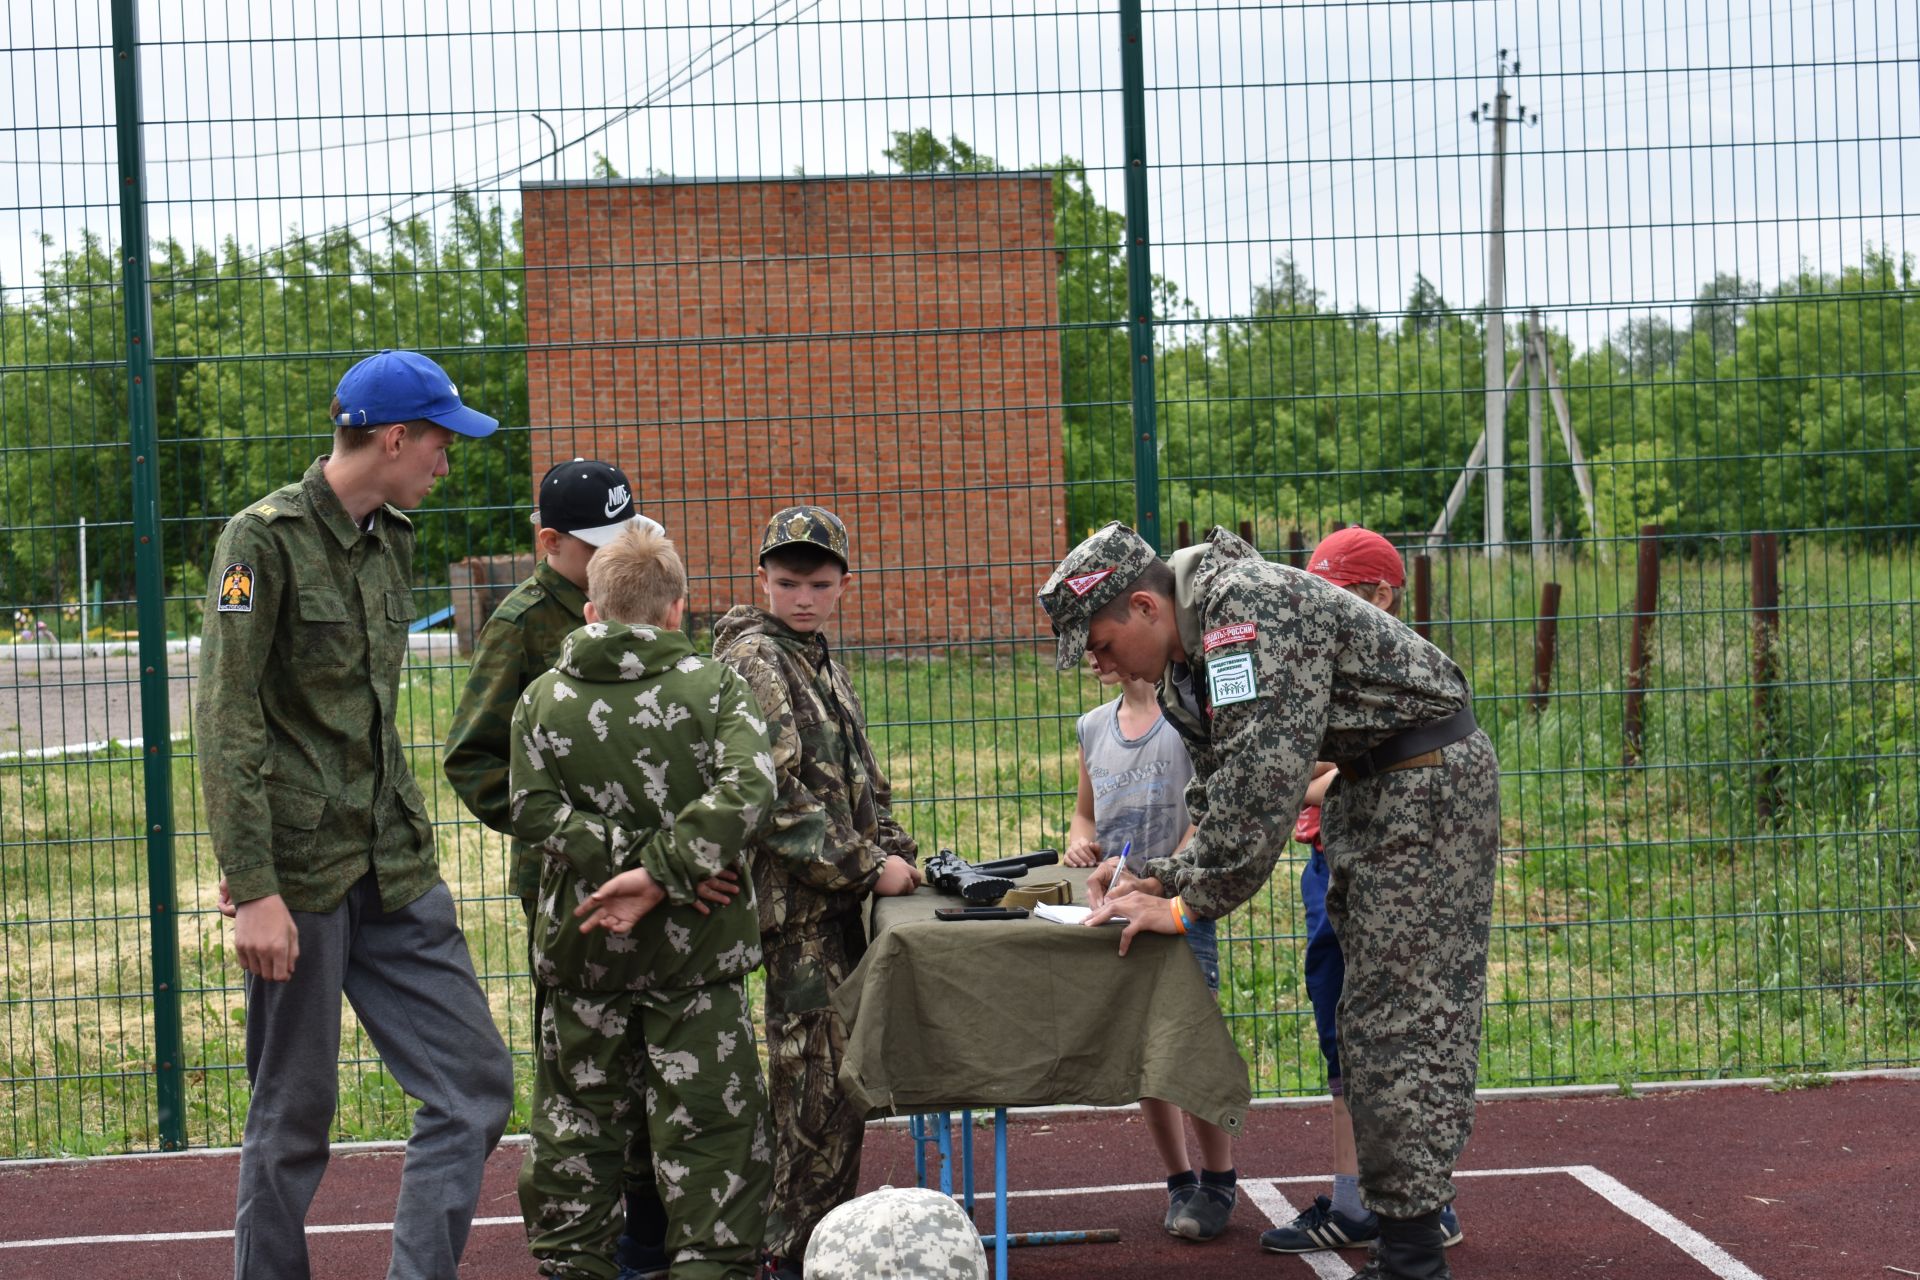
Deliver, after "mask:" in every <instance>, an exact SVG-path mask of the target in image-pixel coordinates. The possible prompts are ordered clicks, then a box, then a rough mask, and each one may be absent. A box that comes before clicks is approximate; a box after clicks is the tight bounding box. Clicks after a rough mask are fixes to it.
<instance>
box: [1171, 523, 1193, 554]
mask: <svg viewBox="0 0 1920 1280" xmlns="http://www.w3.org/2000/svg"><path fill="white" fill-rule="evenodd" d="M1173 545H1174V547H1175V548H1176V549H1182V548H1185V547H1190V546H1192V545H1193V530H1192V528H1190V527H1189V526H1188V524H1187V522H1186V521H1185V520H1182V521H1181V522H1180V523H1179V524H1178V525H1176V526H1175V532H1174V535H1173Z"/></svg>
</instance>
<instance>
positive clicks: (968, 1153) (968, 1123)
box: [960, 1111, 973, 1218]
mask: <svg viewBox="0 0 1920 1280" xmlns="http://www.w3.org/2000/svg"><path fill="white" fill-rule="evenodd" d="M960 1125H961V1130H962V1136H961V1139H960V1178H961V1181H963V1182H965V1183H966V1184H967V1216H968V1217H969V1218H971V1217H972V1216H973V1112H971V1111H962V1112H961V1113H960Z"/></svg>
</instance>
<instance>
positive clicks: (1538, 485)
mask: <svg viewBox="0 0 1920 1280" xmlns="http://www.w3.org/2000/svg"><path fill="white" fill-rule="evenodd" d="M1545 340H1546V334H1545V333H1544V332H1543V331H1542V330H1541V328H1540V313H1539V312H1538V311H1530V312H1528V313H1527V323H1526V327H1525V328H1524V329H1522V330H1521V334H1520V363H1521V364H1523V365H1525V366H1526V367H1527V534H1528V536H1529V537H1531V538H1532V539H1533V554H1535V555H1536V556H1537V555H1539V554H1540V553H1541V551H1543V550H1545V548H1546V545H1547V513H1546V491H1547V477H1546V472H1545V471H1543V470H1542V468H1543V467H1544V465H1545V463H1546V451H1545V449H1543V448H1542V447H1541V446H1542V441H1541V438H1540V437H1541V432H1540V392H1541V390H1542V386H1541V384H1542V383H1544V382H1545V381H1546V375H1545V373H1544V372H1543V371H1542V370H1541V368H1540V361H1539V360H1537V359H1535V358H1534V351H1533V344H1534V343H1536V342H1544V341H1545Z"/></svg>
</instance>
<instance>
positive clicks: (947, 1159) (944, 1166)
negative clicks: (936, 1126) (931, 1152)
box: [939, 1111, 953, 1196]
mask: <svg viewBox="0 0 1920 1280" xmlns="http://www.w3.org/2000/svg"><path fill="white" fill-rule="evenodd" d="M939 1123H940V1194H941V1195H943V1196H951V1195H952V1194H953V1113H952V1112H951V1111H942V1112H940V1113H939Z"/></svg>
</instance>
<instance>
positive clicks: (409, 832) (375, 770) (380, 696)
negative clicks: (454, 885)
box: [196, 459, 440, 911]
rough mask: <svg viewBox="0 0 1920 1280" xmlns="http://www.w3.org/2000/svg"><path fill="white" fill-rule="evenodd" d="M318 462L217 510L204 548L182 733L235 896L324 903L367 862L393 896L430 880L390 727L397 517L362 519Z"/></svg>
mask: <svg viewBox="0 0 1920 1280" xmlns="http://www.w3.org/2000/svg"><path fill="white" fill-rule="evenodd" d="M323 461H324V459H322V460H321V461H316V462H315V463H314V464H313V465H312V466H310V467H308V468H307V472H306V474H305V475H304V476H302V477H301V478H300V480H299V481H298V482H297V483H294V484H290V485H287V486H285V487H284V488H281V489H277V490H275V491H274V492H273V493H271V494H269V495H268V496H267V497H266V498H265V499H264V500H262V501H260V502H256V503H254V504H253V505H252V506H250V507H248V508H246V509H245V510H244V511H242V512H241V513H240V514H239V515H237V516H235V517H234V518H233V519H232V520H230V521H228V522H227V526H226V528H225V529H224V530H222V531H221V534H220V542H219V546H218V548H217V549H216V550H215V552H214V568H215V570H216V571H217V572H218V573H219V575H220V578H219V581H218V582H217V583H214V584H211V586H212V591H211V594H212V596H213V599H212V600H211V601H210V602H209V604H208V608H207V628H206V638H205V640H204V641H203V642H202V646H203V647H202V648H201V651H200V680H199V687H198V702H199V706H198V725H199V734H198V737H197V739H196V741H197V749H198V751H199V755H200V773H201V777H202V778H204V779H205V786H204V787H203V798H204V800H205V802H206V806H207V830H208V833H209V835H210V837H211V838H212V842H213V848H214V854H215V856H216V857H218V858H219V860H220V870H221V872H222V873H224V874H225V876H226V877H227V886H228V888H229V890H230V891H231V892H232V894H233V900H234V901H235V902H251V901H253V900H254V899H255V898H264V897H268V896H270V895H272V894H276V893H277V894H279V895H280V896H281V897H282V898H283V899H284V900H285V901H286V904H287V909H288V910H290V911H331V910H333V909H334V908H335V907H336V906H338V905H339V904H340V902H341V900H342V899H343V898H345V897H346V894H347V890H348V889H350V888H352V887H353V885H354V884H355V882H357V881H358V880H359V879H360V878H361V877H362V876H364V875H366V874H367V872H368V870H369V869H371V870H372V871H373V873H374V876H375V879H376V880H377V881H378V883H379V886H380V904H381V906H382V907H384V908H385V909H386V910H388V911H396V910H398V909H399V908H401V907H404V906H406V905H407V904H408V903H409V902H412V901H413V900H414V899H416V898H418V897H420V896H421V895H422V894H424V893H426V892H427V891H428V890H429V889H431V888H433V887H434V886H435V885H437V884H439V883H440V870H439V866H438V864H437V863H436V862H435V861H434V856H433V824H432V823H431V822H430V821H429V820H428V818H427V806H426V801H425V799H424V798H423V797H422V796H421V794H420V784H419V783H418V782H416V781H414V777H413V771H412V770H411V769H409V768H408V767H407V757H406V753H405V751H404V750H402V748H401V743H400V738H399V735H398V734H397V733H395V732H394V699H395V697H396V696H397V694H398V689H399V683H400V667H401V665H402V663H404V662H405V661H406V653H407V624H408V623H409V622H411V621H412V620H413V615H414V605H413V590H412V581H411V574H412V569H413V524H412V522H410V521H409V520H408V519H407V517H406V516H404V515H402V514H401V513H400V511H399V509H398V508H395V507H390V506H383V507H381V508H379V509H378V510H377V511H375V512H374V513H373V515H372V517H371V519H372V528H371V530H370V531H369V533H368V534H367V535H366V536H363V535H362V532H361V531H360V530H359V529H356V528H355V527H354V525H353V521H352V520H351V519H350V518H349V517H348V516H347V513H346V511H345V509H344V508H342V507H341V505H340V499H339V498H338V497H337V496H335V494H334V492H333V488H332V486H330V485H329V484H328V483H327V480H326V477H325V476H324V475H323V474H322V473H321V463H322V462H323ZM323 819H324V820H323ZM269 833H271V834H269Z"/></svg>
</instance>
